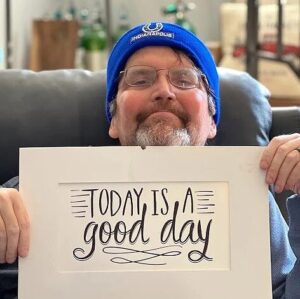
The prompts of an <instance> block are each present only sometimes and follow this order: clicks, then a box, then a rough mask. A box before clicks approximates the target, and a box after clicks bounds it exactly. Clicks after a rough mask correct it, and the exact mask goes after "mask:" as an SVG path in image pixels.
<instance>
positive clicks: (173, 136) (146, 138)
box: [129, 101, 193, 148]
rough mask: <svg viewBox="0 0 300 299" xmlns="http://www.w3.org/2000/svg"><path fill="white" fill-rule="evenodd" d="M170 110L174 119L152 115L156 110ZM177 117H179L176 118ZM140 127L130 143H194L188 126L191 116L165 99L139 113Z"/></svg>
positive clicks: (141, 144) (153, 144) (147, 144)
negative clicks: (167, 102)
mask: <svg viewBox="0 0 300 299" xmlns="http://www.w3.org/2000/svg"><path fill="white" fill-rule="evenodd" d="M161 111H164V112H170V113H172V114H173V115H174V119H171V120H170V119H168V118H159V117H156V116H152V114H154V113H155V112H161ZM176 118H177V119H176ZM137 123H138V127H137V129H136V132H135V134H134V136H131V138H130V139H131V140H130V142H129V143H130V145H138V146H141V147H142V148H144V147H146V146H166V145H169V146H173V145H178V146H182V145H186V146H187V145H192V144H193V138H192V137H191V135H192V134H191V131H192V130H190V128H189V127H188V123H189V117H188V115H187V114H186V113H185V112H184V111H183V110H182V109H181V108H178V107H176V106H173V105H172V104H166V103H165V102H164V101H158V102H157V104H156V106H155V107H153V108H152V109H150V110H148V111H144V112H142V113H140V114H139V115H137Z"/></svg>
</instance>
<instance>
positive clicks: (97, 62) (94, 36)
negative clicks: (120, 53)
mask: <svg viewBox="0 0 300 299" xmlns="http://www.w3.org/2000/svg"><path fill="white" fill-rule="evenodd" d="M82 46H83V49H84V51H85V54H84V56H85V57H84V58H85V59H84V62H85V66H86V68H87V69H89V70H91V71H99V70H101V69H104V68H105V67H106V61H107V55H108V47H107V36H106V31H105V28H104V25H103V22H102V19H101V16H100V11H99V10H98V11H96V14H95V18H94V21H93V22H92V24H91V25H90V26H88V27H87V28H85V29H84V31H83V36H82Z"/></svg>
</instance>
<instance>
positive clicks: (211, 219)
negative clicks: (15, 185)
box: [19, 147, 272, 299]
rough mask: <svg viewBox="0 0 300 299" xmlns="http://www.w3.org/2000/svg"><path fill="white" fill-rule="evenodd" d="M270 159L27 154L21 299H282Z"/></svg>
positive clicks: (212, 152) (245, 152) (241, 153)
mask: <svg viewBox="0 0 300 299" xmlns="http://www.w3.org/2000/svg"><path fill="white" fill-rule="evenodd" d="M261 152H262V148H261V147H260V148H259V147H242V148H241V147H147V148H146V149H144V150H143V149H141V148H140V147H102V148H95V147H89V148H33V149H21V154H20V192H21V193H22V196H23V198H24V199H25V201H26V204H27V206H28V208H29V213H30V215H31V222H32V242H31V249H30V254H29V256H28V257H27V258H24V259H20V265H19V266H20V273H19V299H29V298H30V299H37V298H40V296H42V297H43V299H50V298H51V299H52V298H64V299H69V298H70V299H71V298H72V299H79V298H85V297H87V298H89V299H96V298H97V299H99V298H103V299H104V298H105V299H106V298H110V299H117V298H130V299H135V298H136V299H137V298H146V299H147V298H149V299H150V298H151V299H152V298H155V297H158V298H165V297H168V298H174V299H176V298H178V299H179V298H180V299H181V298H182V297H186V298H200V299H213V298H222V299H234V298H236V299H239V298H243V299H253V298H263V299H267V298H272V291H271V267H270V261H271V258H270V238H269V217H268V208H269V207H268V196H267V186H266V185H265V183H264V173H263V171H261V170H260V169H259V166H258V165H259V159H260V155H261ZM258 232H259V233H258Z"/></svg>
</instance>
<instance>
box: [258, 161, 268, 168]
mask: <svg viewBox="0 0 300 299" xmlns="http://www.w3.org/2000/svg"><path fill="white" fill-rule="evenodd" d="M260 167H261V168H262V169H266V168H268V163H267V161H261V163H260Z"/></svg>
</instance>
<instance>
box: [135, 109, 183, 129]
mask: <svg viewBox="0 0 300 299" xmlns="http://www.w3.org/2000/svg"><path fill="white" fill-rule="evenodd" d="M137 121H138V123H140V124H142V123H147V122H152V121H154V122H163V123H170V124H171V123H173V124H175V126H177V127H185V126H187V123H188V117H187V115H186V114H185V113H183V112H182V111H178V110H174V109H155V110H154V109H153V110H152V111H148V112H145V113H142V114H140V115H139V116H138V118H137Z"/></svg>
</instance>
